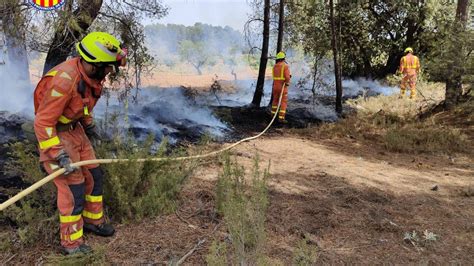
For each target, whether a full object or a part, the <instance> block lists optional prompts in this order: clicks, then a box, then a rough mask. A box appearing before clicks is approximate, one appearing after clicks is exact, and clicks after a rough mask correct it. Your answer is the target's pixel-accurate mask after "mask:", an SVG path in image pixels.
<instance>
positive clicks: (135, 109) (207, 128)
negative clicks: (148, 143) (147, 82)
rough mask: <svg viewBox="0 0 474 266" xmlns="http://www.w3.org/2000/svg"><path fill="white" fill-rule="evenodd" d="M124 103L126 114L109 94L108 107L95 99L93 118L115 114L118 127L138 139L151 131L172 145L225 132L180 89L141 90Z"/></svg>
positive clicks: (223, 128)
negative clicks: (184, 140)
mask: <svg viewBox="0 0 474 266" xmlns="http://www.w3.org/2000/svg"><path fill="white" fill-rule="evenodd" d="M128 102H129V105H128V106H129V107H128V114H127V111H126V107H125V103H124V101H118V100H117V95H112V97H111V98H110V100H109V106H106V101H105V100H102V101H100V102H99V104H98V105H97V106H96V108H95V110H94V113H95V117H97V118H102V119H103V120H104V119H105V118H106V115H107V116H109V117H110V115H112V114H114V115H118V117H120V119H119V121H118V124H119V126H120V127H122V129H123V130H125V131H126V130H131V131H132V133H133V134H134V136H135V137H137V138H138V139H143V138H145V137H146V136H147V135H148V134H154V135H155V140H156V141H161V140H162V139H163V137H168V139H169V140H170V142H171V143H172V144H174V143H176V142H177V141H178V139H182V138H184V139H189V140H192V141H195V140H198V139H199V138H200V137H201V136H202V135H203V134H209V135H211V136H213V137H215V138H216V139H222V138H223V137H224V135H225V133H226V132H228V131H229V129H228V127H227V125H225V124H224V123H223V122H221V121H220V120H219V119H218V118H216V117H215V116H214V115H213V114H212V111H211V110H210V109H209V108H207V107H206V106H204V105H200V104H198V103H196V102H193V101H191V100H189V99H188V98H186V96H185V95H184V90H183V89H181V88H167V89H159V88H147V89H142V90H141V91H140V92H139V94H138V97H137V98H136V99H132V98H131V97H129V98H128ZM106 112H107V113H106ZM126 117H127V119H128V121H126V119H125V118H126Z"/></svg>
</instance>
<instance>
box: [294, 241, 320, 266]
mask: <svg viewBox="0 0 474 266" xmlns="http://www.w3.org/2000/svg"><path fill="white" fill-rule="evenodd" d="M317 258H318V253H317V248H316V246H314V245H311V241H310V240H309V239H308V237H307V236H305V237H304V238H303V239H301V240H300V241H299V242H298V246H297V247H296V248H295V250H294V251H293V264H292V265H301V266H305V265H313V264H315V263H316V259H317Z"/></svg>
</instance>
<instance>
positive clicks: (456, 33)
mask: <svg viewBox="0 0 474 266" xmlns="http://www.w3.org/2000/svg"><path fill="white" fill-rule="evenodd" d="M468 6H469V0H458V4H457V8H456V19H455V20H454V25H453V38H452V40H453V44H452V47H451V53H450V55H451V58H452V60H451V62H450V63H449V64H448V75H447V77H446V96H445V101H444V107H445V108H446V109H450V108H452V107H454V106H455V105H457V104H458V102H459V99H460V97H461V94H462V77H463V74H464V71H465V69H464V64H463V58H464V55H463V52H464V43H465V42H464V40H463V33H464V32H465V31H466V26H467V20H468Z"/></svg>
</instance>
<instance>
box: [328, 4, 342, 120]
mask: <svg viewBox="0 0 474 266" xmlns="http://www.w3.org/2000/svg"><path fill="white" fill-rule="evenodd" d="M329 22H330V23H331V46H332V53H333V59H334V77H335V80H336V112H337V113H338V114H341V113H342V82H341V73H342V71H341V66H340V54H339V45H338V40H337V32H336V22H335V19H334V1H333V0H330V1H329Z"/></svg>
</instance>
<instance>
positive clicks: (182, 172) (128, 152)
mask: <svg viewBox="0 0 474 266" xmlns="http://www.w3.org/2000/svg"><path fill="white" fill-rule="evenodd" d="M152 143H153V137H149V138H148V140H147V141H146V142H145V143H144V144H143V145H141V146H140V145H138V144H137V143H136V142H135V141H133V140H132V139H129V140H128V141H124V142H121V141H116V142H113V143H109V144H108V145H105V146H103V147H101V148H100V149H98V151H97V152H98V154H100V157H102V158H127V159H130V161H128V162H125V163H115V164H107V165H103V168H104V170H105V171H106V177H105V181H104V202H105V205H106V206H107V212H108V214H109V216H110V217H112V218H114V220H116V221H122V222H124V221H129V220H137V219H141V218H143V217H153V216H156V215H159V214H162V213H168V212H171V211H173V210H174V208H175V199H176V197H177V195H178V192H179V191H180V188H181V185H182V183H183V181H184V180H185V179H186V177H188V176H189V175H190V174H191V172H192V169H193V168H194V166H195V163H196V161H172V160H164V161H157V162H152V161H147V162H140V163H138V162H136V161H135V160H136V159H138V158H152V157H166V156H165V153H166V152H167V142H166V141H164V142H162V143H161V146H160V147H159V149H158V151H157V153H156V154H154V155H152V154H150V150H151V147H152ZM182 154H183V151H177V152H175V153H172V154H171V155H170V156H169V157H168V158H170V159H171V158H172V157H173V156H175V155H182Z"/></svg>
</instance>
